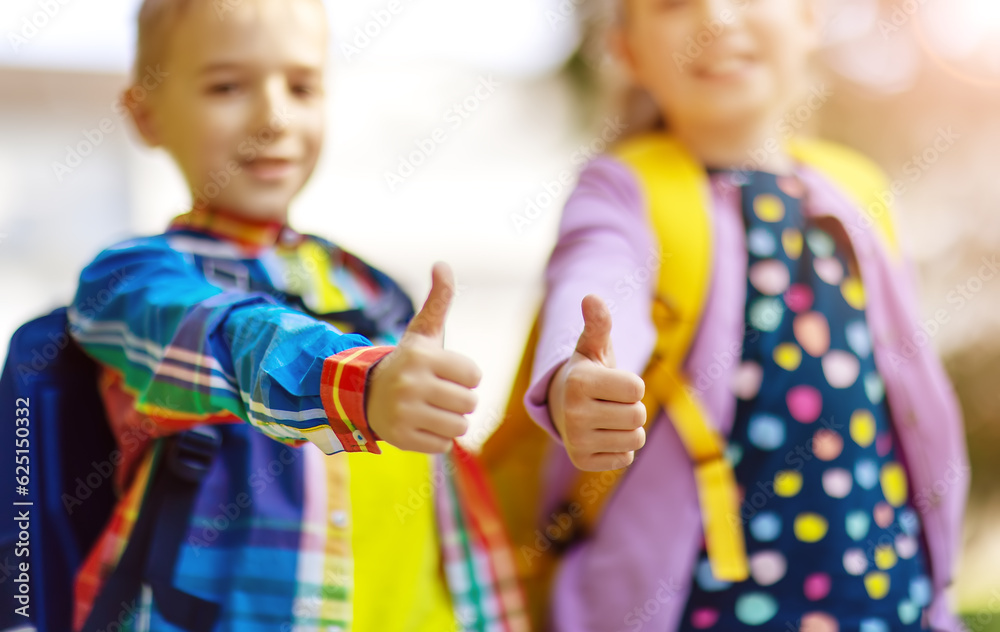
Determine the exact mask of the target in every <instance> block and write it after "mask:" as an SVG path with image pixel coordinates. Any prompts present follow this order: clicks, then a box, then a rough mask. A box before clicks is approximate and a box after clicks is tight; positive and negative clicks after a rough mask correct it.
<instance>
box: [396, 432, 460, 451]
mask: <svg viewBox="0 0 1000 632" xmlns="http://www.w3.org/2000/svg"><path fill="white" fill-rule="evenodd" d="M452 441H453V440H452V439H445V438H444V437H439V436H438V435H436V434H432V433H430V432H424V431H422V430H415V431H413V432H411V433H409V435H408V436H406V437H404V438H402V439H400V440H399V441H398V442H397V444H396V447H397V448H399V449H401V450H409V451H410V452H422V453H424V454H443V453H445V452H447V451H448V450H450V449H451V445H452Z"/></svg>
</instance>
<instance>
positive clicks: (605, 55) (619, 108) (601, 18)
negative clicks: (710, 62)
mask: <svg viewBox="0 0 1000 632" xmlns="http://www.w3.org/2000/svg"><path fill="white" fill-rule="evenodd" d="M628 2H629V0H585V2H584V4H583V6H581V16H582V19H583V24H584V42H583V47H582V55H583V57H584V59H585V60H587V62H588V63H587V66H589V67H590V68H593V69H595V70H594V73H595V75H596V79H597V84H598V87H599V88H598V91H599V96H598V99H599V101H600V102H601V103H600V108H599V109H600V110H601V111H604V112H611V113H613V114H615V115H618V116H620V117H621V120H622V121H623V122H624V123H625V125H626V126H627V127H626V128H625V132H624V134H623V136H622V138H621V140H624V139H625V138H628V137H631V136H635V135H638V134H643V133H645V132H651V131H654V130H664V129H666V127H667V124H666V120H665V119H664V118H663V114H662V113H661V112H660V108H659V107H658V106H657V105H656V102H655V101H654V100H653V97H652V96H651V95H650V94H649V92H648V91H646V90H645V89H644V88H641V87H640V86H637V85H635V84H633V83H631V82H630V81H629V80H628V79H627V77H626V76H625V73H623V72H622V71H621V68H620V67H619V66H618V64H617V63H616V62H615V60H613V59H612V54H611V51H610V49H609V47H608V41H609V38H610V35H611V31H612V29H616V28H621V27H622V26H623V25H624V22H625V20H626V19H627V17H628V14H627V10H628Z"/></svg>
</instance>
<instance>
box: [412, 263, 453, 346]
mask: <svg viewBox="0 0 1000 632" xmlns="http://www.w3.org/2000/svg"><path fill="white" fill-rule="evenodd" d="M454 296H455V275H454V273H452V271H451V267H450V266H449V265H448V264H447V263H440V262H439V263H435V264H434V268H433V269H432V270H431V291H430V294H428V295H427V300H426V301H424V306H423V307H422V308H421V309H420V312H419V313H418V314H417V315H416V316H414V317H413V320H411V321H410V326H409V327H407V328H406V333H408V334H418V335H421V336H427V337H428V338H437V339H439V340H441V341H443V340H444V322H445V319H446V318H447V317H448V308H449V307H451V301H452V298H454Z"/></svg>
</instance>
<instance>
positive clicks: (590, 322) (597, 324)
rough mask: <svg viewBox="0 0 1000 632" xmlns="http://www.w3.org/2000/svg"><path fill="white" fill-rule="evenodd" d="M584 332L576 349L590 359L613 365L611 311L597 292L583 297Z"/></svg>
mask: <svg viewBox="0 0 1000 632" xmlns="http://www.w3.org/2000/svg"><path fill="white" fill-rule="evenodd" d="M582 309H583V333H582V334H580V338H579V340H577V343H576V351H577V353H580V354H582V355H584V356H586V357H587V358H589V359H590V360H593V361H594V362H597V363H599V364H603V365H604V366H613V365H614V357H613V353H612V351H611V311H610V310H608V306H607V305H606V304H605V303H604V300H603V299H601V298H600V297H599V296H597V295H595V294H591V295H589V296H587V297H585V298H584V299H583V304H582Z"/></svg>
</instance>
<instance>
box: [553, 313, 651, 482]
mask: <svg viewBox="0 0 1000 632" xmlns="http://www.w3.org/2000/svg"><path fill="white" fill-rule="evenodd" d="M583 323H584V327H583V333H582V334H580V339H579V340H578V341H577V344H576V351H575V352H574V353H573V356H572V357H571V358H570V359H569V361H567V362H566V364H564V365H563V366H562V368H561V369H559V371H558V372H557V373H556V375H555V376H554V377H553V378H552V383H551V384H550V385H549V413H550V415H551V416H552V421H553V423H554V424H555V426H556V430H558V431H559V434H560V436H561V437H562V439H563V444H564V445H565V446H566V452H567V453H568V454H569V458H570V460H571V461H572V462H573V464H574V465H576V467H577V468H579V469H581V470H586V471H592V472H599V471H602V470H616V469H621V468H623V467H627V466H628V465H630V464H631V463H632V461H633V459H634V458H635V451H636V450H638V449H639V448H641V447H642V446H643V445H644V444H645V443H646V432H645V430H643V424H645V423H646V408H645V406H643V404H642V396H643V395H644V394H645V389H646V385H645V384H644V383H643V381H642V379H641V378H640V377H639V376H638V375H635V374H634V373H629V372H628V371H620V370H618V369H616V368H615V360H614V351H613V349H612V347H611V313H610V312H609V311H608V307H607V305H605V304H604V301H602V300H601V299H600V298H598V297H597V296H594V295H590V296H588V297H586V298H585V299H583Z"/></svg>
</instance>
